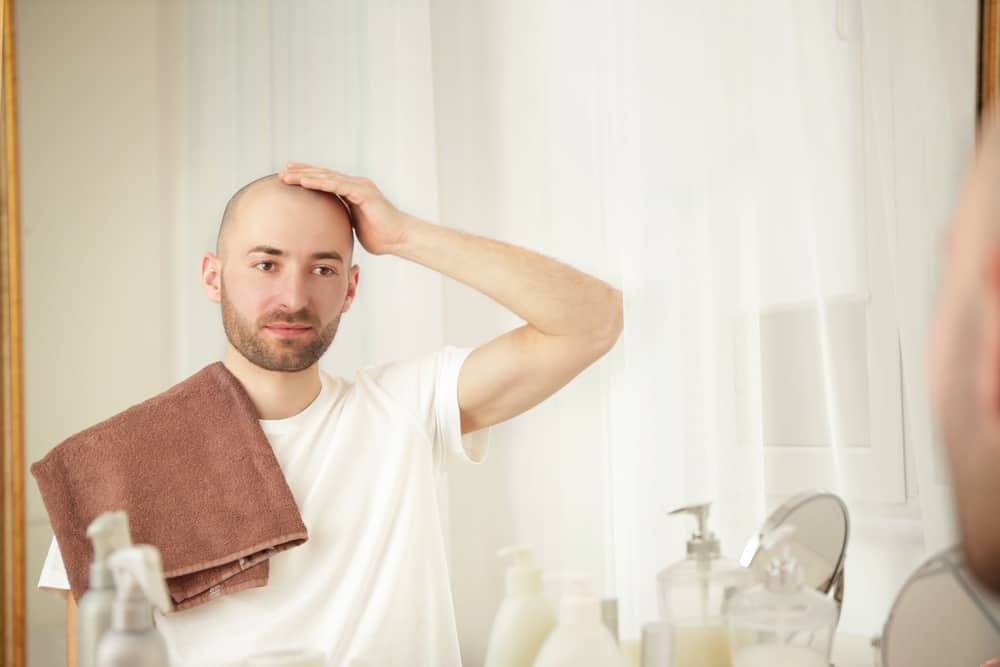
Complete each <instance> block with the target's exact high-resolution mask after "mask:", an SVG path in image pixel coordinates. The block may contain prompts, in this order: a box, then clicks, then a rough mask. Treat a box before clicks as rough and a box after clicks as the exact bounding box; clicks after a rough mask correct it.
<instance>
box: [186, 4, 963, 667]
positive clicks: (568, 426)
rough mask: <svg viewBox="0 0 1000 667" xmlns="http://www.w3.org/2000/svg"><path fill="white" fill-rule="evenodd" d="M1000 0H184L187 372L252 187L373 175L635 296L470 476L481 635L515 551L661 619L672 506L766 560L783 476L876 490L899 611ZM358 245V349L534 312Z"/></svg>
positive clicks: (466, 590)
mask: <svg viewBox="0 0 1000 667" xmlns="http://www.w3.org/2000/svg"><path fill="white" fill-rule="evenodd" d="M974 5H975V2H974V1H973V0H963V2H961V3H935V2H933V1H932V0H921V1H920V2H904V1H903V0H865V1H864V2H861V1H860V0H842V1H840V2H838V1H836V0H820V1H818V2H812V3H799V2H794V1H793V0H766V1H765V0H762V1H761V2H755V3H745V2H740V1H738V0H715V1H713V2H702V3H691V2H681V1H680V0H668V1H662V0H659V1H655V2H654V1H652V0H629V1H627V2H619V1H612V0H587V1H585V2H570V1H569V0H544V1H538V0H508V1H506V2H503V3H495V2H487V1H485V0H480V1H478V2H475V1H473V2H470V1H468V0H434V2H430V3H429V2H403V1H402V0H397V1H395V2H378V3H371V2H361V1H360V0H355V1H348V0H343V1H339V2H330V1H324V2H320V1H314V2H296V3H281V2H271V3H266V2H218V3H200V2H188V3H183V4H178V5H176V6H175V7H176V8H175V9H171V10H170V11H169V12H167V14H168V15H169V20H170V21H172V24H173V26H174V29H175V32H176V34H178V35H182V36H183V40H182V43H183V45H184V48H183V57H184V58H185V59H186V62H185V63H184V67H183V68H181V70H180V71H182V72H183V73H184V74H183V75H182V76H180V77H179V80H175V81H172V82H170V85H172V86H174V87H175V91H176V99H177V108H176V109H175V110H173V112H174V113H175V114H176V117H177V118H178V134H179V136H182V137H183V138H184V140H183V142H182V145H181V146H180V147H179V148H178V150H177V155H176V156H174V158H175V159H176V164H178V165H180V166H181V169H180V171H178V172H177V174H178V179H177V183H176V187H177V192H176V196H175V197H173V198H172V200H173V201H174V202H177V203H176V204H175V206H176V216H175V219H176V225H175V233H174V236H173V243H174V245H175V247H174V253H175V256H176V258H177V262H176V271H177V276H176V278H177V280H176V281H175V284H176V285H177V287H176V288H175V289H176V292H175V296H174V303H175V308H176V313H177V315H178V318H177V320H176V321H177V323H178V324H177V329H176V331H175V333H176V336H175V339H176V341H177V348H176V350H175V354H174V361H175V363H174V368H175V374H176V377H177V378H178V379H179V378H180V377H183V376H184V375H186V374H188V373H190V372H191V371H193V370H194V369H196V368H197V367H199V366H200V365H202V364H204V363H206V362H208V361H210V360H212V359H215V358H217V357H218V355H219V353H220V352H221V349H222V344H223V339H222V337H221V336H222V335H221V332H220V331H219V328H218V327H216V326H214V325H211V324H206V323H211V322H212V321H213V318H215V317H217V315H216V314H215V312H214V308H213V307H212V306H210V305H209V304H207V303H205V302H204V300H203V299H201V297H200V294H199V290H198V287H197V273H196V271H195V270H194V268H193V267H196V266H197V259H198V257H199V256H200V253H201V252H203V251H204V250H206V249H210V248H211V247H212V244H213V243H214V235H215V231H216V225H217V223H218V217H219V215H220V213H221V210H222V207H223V205H224V204H225V201H226V198H227V197H228V196H229V195H230V194H231V193H232V192H233V191H234V190H235V189H236V188H237V187H239V186H240V185H242V184H243V183H245V182H247V181H249V180H251V179H252V178H254V177H256V176H259V175H261V174H263V173H267V172H269V171H274V170H277V169H279V168H281V166H282V165H283V163H284V162H285V161H287V160H293V159H294V160H299V161H311V162H315V163H318V164H322V165H327V166H331V167H334V168H338V169H342V170H344V171H348V172H357V173H363V174H365V175H368V176H370V177H371V178H372V179H373V180H375V182H376V183H378V184H379V185H380V187H381V188H382V189H383V190H384V191H385V192H386V193H387V194H388V195H389V196H390V198H391V199H393V201H394V202H395V203H396V204H398V205H399V206H400V207H401V208H403V209H405V210H408V211H410V212H413V213H415V214H417V215H420V216H423V217H426V218H428V219H431V220H434V221H438V222H440V223H442V224H445V225H447V226H450V227H455V228H460V229H464V230H467V231H470V232H473V233H479V234H483V235H486V236H490V237H493V238H499V239H502V240H506V241H510V242H512V243H515V244H518V245H523V246H526V247H529V248H532V249H535V250H538V251H540V252H543V253H545V254H548V255H551V256H554V257H556V258H558V259H561V260H563V261H566V262H568V263H571V264H573V265H575V266H577V267H578V268H581V269H583V270H585V271H588V272H590V273H592V274H594V275H597V276H599V277H601V278H604V279H606V280H608V281H610V282H613V283H615V284H617V285H620V286H622V287H623V289H624V290H625V294H626V330H625V333H624V335H623V338H622V341H621V343H620V344H619V346H618V347H616V349H615V350H613V351H612V353H611V354H610V355H609V356H608V357H607V358H606V359H604V360H602V361H601V362H599V363H598V364H597V365H595V366H594V367H593V368H591V369H589V370H588V371H586V372H585V373H584V374H583V375H582V376H581V377H580V378H579V379H578V380H577V381H575V382H574V383H573V384H571V385H570V386H569V387H567V388H566V389H565V390H563V391H562V392H560V393H559V394H557V395H556V396H555V397H554V398H553V399H551V400H550V401H548V402H546V403H545V404H543V405H542V406H540V407H538V408H536V409H535V410H532V411H531V412H529V413H527V414H526V415H524V416H522V417H520V418H518V419H516V420H513V421H511V422H509V423H507V424H504V425H502V426H499V427H497V428H496V429H495V430H494V435H493V439H492V443H493V449H492V452H491V458H490V460H489V462H488V463H487V464H486V465H483V466H479V467H461V468H456V469H454V470H453V471H452V472H451V474H450V480H449V483H448V492H449V494H450V497H451V503H450V517H449V521H450V528H449V530H450V537H451V557H452V571H453V585H454V595H455V600H456V605H457V610H458V619H459V630H460V635H461V641H462V650H463V656H464V660H465V663H466V664H469V665H475V664H479V663H480V661H481V659H482V655H483V652H484V649H485V643H486V638H487V635H488V632H489V627H490V623H491V622H492V619H493V614H494V613H495V610H496V606H497V604H498V603H499V600H500V598H501V596H502V585H503V584H502V581H503V580H502V567H501V565H500V564H499V563H498V562H497V561H496V560H495V551H496V549H497V548H499V547H501V546H504V545H506V544H510V543H514V542H518V543H521V542H523V543H528V544H531V545H533V546H534V547H535V550H536V555H537V559H538V560H539V562H540V564H541V565H543V566H544V567H545V568H546V570H547V571H548V572H550V573H553V574H555V573H557V572H559V571H564V570H573V571H581V570H582V571H585V572H589V573H590V574H592V575H593V577H594V579H595V585H596V588H597V590H598V591H599V592H600V593H601V594H602V595H606V596H614V597H617V598H618V599H619V604H620V610H619V611H620V620H621V636H622V637H624V638H636V637H638V632H639V627H640V625H641V624H642V623H643V622H646V621H649V620H652V619H654V618H655V616H656V605H655V583H654V582H655V575H656V572H657V571H658V570H659V569H660V568H662V567H663V566H665V565H666V564H667V563H669V562H671V561H673V560H676V559H678V558H680V557H682V555H683V553H684V549H683V542H684V540H685V539H686V536H687V534H688V533H689V532H690V529H691V526H690V525H689V524H687V523H685V522H684V520H682V519H667V518H666V516H665V512H666V510H668V509H671V508H673V507H676V506H679V505H681V504H685V503H689V502H692V501H695V500H712V501H713V502H714V505H713V508H714V509H713V516H712V523H713V525H714V528H715V530H716V532H718V533H719V535H720V537H721V538H722V544H723V550H724V551H725V552H726V553H727V554H729V555H732V556H736V555H738V554H739V552H740V550H741V549H742V547H743V544H744V543H745V542H746V540H747V539H748V538H749V537H750V535H751V534H752V533H753V532H754V531H755V529H756V528H757V526H759V524H760V523H761V522H762V520H763V519H764V517H765V516H766V513H767V511H768V510H769V509H770V508H772V507H773V506H774V505H775V503H777V502H779V501H780V500H781V499H783V498H784V497H786V496H788V495H790V494H791V493H793V492H795V491H798V490H801V489H805V488H812V487H827V488H830V489H832V490H834V491H838V492H840V493H842V494H843V495H844V496H845V497H846V498H847V499H848V501H849V503H850V505H851V508H852V512H853V517H852V518H853V519H854V524H853V526H852V530H853V531H854V532H853V535H852V540H853V546H852V551H851V553H850V554H849V557H848V563H847V566H848V583H847V607H846V609H845V614H844V618H843V621H842V627H843V628H844V629H847V630H850V631H855V632H863V633H866V634H874V633H876V632H878V630H879V629H880V624H881V622H882V621H883V620H884V618H885V613H886V612H887V610H888V605H889V603H890V602H891V599H892V596H893V595H894V593H895V591H896V589H897V587H898V585H899V583H900V582H901V581H902V579H903V577H905V575H906V573H907V572H908V571H909V570H910V569H912V567H913V566H915V565H916V564H917V562H918V561H919V560H920V558H921V557H922V555H923V554H924V553H925V551H926V548H927V547H935V546H936V545H938V544H941V543H944V542H946V541H948V540H949V539H950V536H951V534H950V532H949V525H950V524H949V521H950V519H949V517H950V510H949V508H948V506H947V503H946V500H947V488H946V485H945V477H944V475H943V473H942V472H941V469H940V467H939V466H937V464H936V463H935V459H934V456H935V454H934V451H935V450H934V445H933V437H932V430H931V426H930V420H929V416H928V412H927V405H926V402H927V392H926V382H925V380H924V378H923V354H922V346H923V343H924V341H923V331H925V324H926V319H927V314H928V312H929V304H930V303H931V299H932V295H933V283H934V276H933V275H932V274H931V273H930V272H927V271H926V269H925V268H924V267H926V266H927V263H928V262H929V261H931V258H932V257H933V256H934V255H935V254H936V249H935V247H934V245H935V243H934V239H936V236H937V234H938V230H939V229H940V227H941V224H942V223H943V221H944V220H945V219H946V217H947V216H946V212H947V210H948V208H949V205H950V201H951V199H952V198H953V195H954V192H955V190H956V187H957V177H958V173H959V165H961V164H962V159H963V158H964V156H965V154H966V153H967V151H968V149H969V145H970V141H971V132H972V116H971V111H967V109H969V108H971V106H970V105H971V104H972V102H971V101H970V102H969V103H968V104H967V103H966V101H965V100H964V98H963V95H966V94H967V93H968V92H969V90H970V89H972V90H974V88H970V86H974V83H970V81H969V80H967V79H966V78H965V74H964V73H965V72H966V70H965V69H964V68H966V66H968V72H969V76H970V77H971V76H973V72H974V51H973V52H972V54H973V55H972V61H973V62H972V64H969V63H968V62H967V61H968V55H969V49H970V48H971V47H968V46H967V45H966V44H967V43H972V44H974V32H975V15H974ZM942 26H943V27H944V29H942ZM180 51H181V49H178V52H180ZM900 95H904V96H906V97H905V98H904V99H905V102H906V105H901V99H900V97H899V96H900ZM943 98H946V99H947V101H940V100H941V99H943ZM928 100H938V102H937V103H936V104H933V105H930V106H929V107H928V105H927V102H928ZM167 112H169V110H168V111H167ZM914 137H920V141H919V142H915V141H913V138H914ZM358 253H359V260H358V261H359V263H360V264H361V266H362V276H361V288H360V293H359V299H358V302H357V305H356V307H355V309H354V310H353V311H352V312H351V313H350V315H349V317H348V318H345V321H344V324H343V326H342V328H341V333H340V334H339V336H338V339H337V341H336V343H335V344H334V346H333V348H332V350H331V352H330V354H329V355H328V357H327V358H326V359H324V362H323V363H324V366H326V367H328V368H330V369H332V370H333V371H334V372H337V373H341V374H349V373H351V372H352V371H353V370H354V368H356V367H358V366H360V365H365V364H371V363H378V362H382V361H386V360H390V359H394V358H400V357H405V356H410V355H413V354H417V353H420V352H422V351H425V350H428V349H432V348H433V347H435V346H438V345H441V344H443V343H451V344H458V345H476V344H479V343H482V342H484V341H485V340H487V339H489V338H491V337H492V336H494V335H496V334H498V333H500V332H502V331H504V330H506V329H509V328H511V327H513V326H515V325H516V324H517V321H516V320H515V318H513V317H512V316H511V315H510V314H509V313H506V312H504V311H503V310H502V309H500V308H499V307H497V306H495V305H494V304H491V303H490V302H488V301H487V300H486V299H485V298H484V297H482V296H480V295H478V294H476V293H474V292H472V291H471V290H469V289H467V288H464V287H462V286H460V285H456V284H454V283H452V282H450V281H444V280H442V279H441V278H439V277H438V276H435V275H433V274H432V273H430V272H428V271H426V270H424V269H422V268H420V267H415V266H411V265H408V264H406V263H405V262H402V261H400V260H396V259H393V258H373V257H368V256H365V255H364V252H363V251H361V250H360V249H359V250H358ZM903 387H905V391H904V390H903V389H902V388H903ZM904 408H905V409H904Z"/></svg>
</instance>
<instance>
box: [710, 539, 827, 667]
mask: <svg viewBox="0 0 1000 667" xmlns="http://www.w3.org/2000/svg"><path fill="white" fill-rule="evenodd" d="M794 532H795V529H794V528H792V527H791V526H782V527H780V528H778V529H776V530H774V531H772V532H771V533H769V534H768V535H766V536H765V537H764V539H763V540H762V546H763V547H764V549H766V550H767V551H769V552H772V553H773V554H775V556H774V558H773V559H772V560H771V562H770V564H769V565H768V567H767V572H766V574H765V578H764V582H763V583H761V584H759V585H757V586H753V587H751V588H749V589H747V590H746V591H743V592H741V593H739V594H738V595H736V596H735V597H734V598H733V600H732V602H731V604H730V609H729V629H730V644H731V646H732V654H733V667H763V666H764V665H766V666H767V667H785V666H791V665H794V666H795V667H827V665H829V664H830V649H831V646H832V640H833V633H834V629H835V628H836V626H837V605H836V604H835V603H834V601H833V600H831V599H830V598H828V597H826V596H825V595H823V594H821V593H819V592H818V591H815V590H813V589H811V588H809V587H808V586H805V585H804V584H803V576H802V568H801V566H800V565H799V563H798V562H797V561H796V560H795V558H793V557H792V555H791V552H790V549H789V547H788V540H789V539H790V537H791V536H792V534H793V533H794Z"/></svg>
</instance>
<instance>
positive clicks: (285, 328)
mask: <svg viewBox="0 0 1000 667" xmlns="http://www.w3.org/2000/svg"><path fill="white" fill-rule="evenodd" d="M264 328H265V329H267V330H268V331H270V332H271V333H272V334H274V335H275V336H278V337H281V338H294V337H296V336H303V335H305V334H307V333H309V332H310V331H312V327H307V326H303V325H301V324H269V325H267V326H266V327H264Z"/></svg>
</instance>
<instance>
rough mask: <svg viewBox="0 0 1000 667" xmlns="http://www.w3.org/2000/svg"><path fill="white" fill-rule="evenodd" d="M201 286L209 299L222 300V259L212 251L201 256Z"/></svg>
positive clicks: (219, 301) (217, 301) (216, 301)
mask: <svg viewBox="0 0 1000 667" xmlns="http://www.w3.org/2000/svg"><path fill="white" fill-rule="evenodd" d="M201 287H202V289H203V290H205V296H207V297H208V300H209V301H213V302H215V303H221V302H222V260H220V259H219V258H218V257H216V256H215V255H213V254H212V253H210V252H206V253H205V254H204V255H203V256H202V258H201Z"/></svg>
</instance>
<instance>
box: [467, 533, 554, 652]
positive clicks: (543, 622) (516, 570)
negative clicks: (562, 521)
mask: <svg viewBox="0 0 1000 667" xmlns="http://www.w3.org/2000/svg"><path fill="white" fill-rule="evenodd" d="M497 556H498V557H499V558H500V559H501V560H504V561H507V562H509V563H510V566H509V567H508V568H507V577H506V586H507V594H506V597H505V598H504V600H503V602H502V603H501V604H500V609H499V610H498V611H497V615H496V618H495V619H494V621H493V630H492V631H491V632H490V639H489V643H488V644H487V647H486V660H485V662H484V663H483V665H484V667H528V666H529V665H531V664H532V663H533V662H534V661H535V658H536V657H537V655H538V652H539V651H540V650H541V648H542V643H543V642H544V641H545V638H546V637H548V636H549V633H550V632H552V628H553V627H555V624H556V619H555V614H553V613H552V608H551V607H550V606H549V602H548V600H547V599H546V598H545V594H544V591H543V589H542V571H541V570H540V569H538V568H537V567H535V565H534V563H533V562H532V559H531V547H527V546H511V547H506V548H504V549H501V550H500V551H498V552H497Z"/></svg>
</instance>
